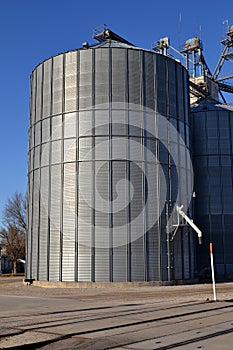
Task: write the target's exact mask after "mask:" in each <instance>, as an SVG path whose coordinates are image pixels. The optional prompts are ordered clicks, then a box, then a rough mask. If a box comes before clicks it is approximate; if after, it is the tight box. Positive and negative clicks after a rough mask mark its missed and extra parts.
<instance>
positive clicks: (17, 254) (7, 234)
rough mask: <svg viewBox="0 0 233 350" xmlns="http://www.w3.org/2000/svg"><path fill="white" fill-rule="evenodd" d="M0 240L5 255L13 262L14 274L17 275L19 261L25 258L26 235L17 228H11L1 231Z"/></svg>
mask: <svg viewBox="0 0 233 350" xmlns="http://www.w3.org/2000/svg"><path fill="white" fill-rule="evenodd" d="M0 238H1V245H2V246H3V247H4V255H5V256H6V258H8V259H9V260H11V261H12V262H13V273H14V274H16V265H17V261H18V259H20V258H24V256H25V234H24V232H22V231H21V230H19V229H17V228H16V227H13V226H9V227H8V228H7V229H5V228H4V229H1V230H0Z"/></svg>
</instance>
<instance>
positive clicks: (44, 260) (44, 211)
mask: <svg viewBox="0 0 233 350" xmlns="http://www.w3.org/2000/svg"><path fill="white" fill-rule="evenodd" d="M48 201H49V167H45V168H42V169H41V189H40V230H39V279H40V280H47V278H48V276H47V267H48V221H49V205H48Z"/></svg>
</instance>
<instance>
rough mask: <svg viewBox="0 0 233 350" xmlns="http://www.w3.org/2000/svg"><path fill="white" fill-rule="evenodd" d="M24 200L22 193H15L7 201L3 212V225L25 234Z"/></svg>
mask: <svg viewBox="0 0 233 350" xmlns="http://www.w3.org/2000/svg"><path fill="white" fill-rule="evenodd" d="M26 207H27V203H26V198H25V197H24V196H23V195H22V193H19V192H15V193H14V194H13V196H12V197H11V198H9V199H8V201H7V203H6V205H5V208H4V211H3V220H2V221H3V225H4V226H12V227H16V228H17V229H19V230H21V231H22V232H24V233H26V227H27V225H26Z"/></svg>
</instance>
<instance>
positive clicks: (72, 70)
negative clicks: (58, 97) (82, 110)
mask: <svg viewBox="0 0 233 350" xmlns="http://www.w3.org/2000/svg"><path fill="white" fill-rule="evenodd" d="M76 110H77V52H68V53H66V55H65V112H72V111H76Z"/></svg>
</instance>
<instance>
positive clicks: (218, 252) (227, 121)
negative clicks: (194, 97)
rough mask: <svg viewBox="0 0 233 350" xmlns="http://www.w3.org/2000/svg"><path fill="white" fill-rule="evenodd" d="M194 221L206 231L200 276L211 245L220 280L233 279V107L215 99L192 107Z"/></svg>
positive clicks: (207, 260) (207, 264) (199, 258)
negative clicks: (210, 244) (210, 243)
mask: <svg viewBox="0 0 233 350" xmlns="http://www.w3.org/2000/svg"><path fill="white" fill-rule="evenodd" d="M191 111H192V122H193V133H194V134H193V141H194V145H193V164H194V179H195V181H194V182H195V185H194V186H195V192H196V199H195V220H196V222H197V224H198V225H199V227H200V228H201V229H202V232H203V245H202V246H200V247H199V248H198V260H197V261H198V269H199V272H200V276H201V277H204V275H205V273H206V272H207V274H208V268H209V267H210V258H209V242H212V243H213V246H214V261H215V269H216V276H217V277H218V278H232V276H233V255H232V251H233V240H232V226H233V185H232V175H233V174H232V171H233V170H232V169H233V167H232V152H233V137H232V135H233V134H232V132H233V108H231V107H230V106H227V105H223V104H220V103H219V102H216V101H214V100H202V101H200V102H198V103H196V104H195V105H193V106H192V109H191Z"/></svg>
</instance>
